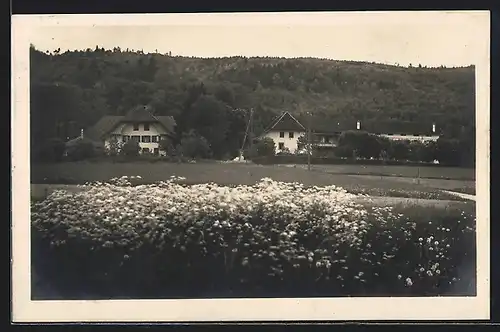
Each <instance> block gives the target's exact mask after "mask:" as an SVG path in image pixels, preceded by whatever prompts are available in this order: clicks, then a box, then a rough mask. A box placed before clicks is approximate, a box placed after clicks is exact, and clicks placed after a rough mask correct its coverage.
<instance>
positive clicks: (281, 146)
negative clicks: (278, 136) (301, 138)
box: [278, 142, 285, 150]
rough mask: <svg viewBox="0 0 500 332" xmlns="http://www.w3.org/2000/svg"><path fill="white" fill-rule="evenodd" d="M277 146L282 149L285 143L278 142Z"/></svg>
mask: <svg viewBox="0 0 500 332" xmlns="http://www.w3.org/2000/svg"><path fill="white" fill-rule="evenodd" d="M278 148H279V149H280V150H283V149H284V148H285V143H283V142H280V143H279V144H278Z"/></svg>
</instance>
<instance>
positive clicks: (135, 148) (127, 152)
mask: <svg viewBox="0 0 500 332" xmlns="http://www.w3.org/2000/svg"><path fill="white" fill-rule="evenodd" d="M140 150H141V147H140V146H139V142H137V141H135V140H128V141H127V142H125V144H123V146H122V149H121V153H122V155H124V156H127V157H137V156H138V155H139V151H140Z"/></svg>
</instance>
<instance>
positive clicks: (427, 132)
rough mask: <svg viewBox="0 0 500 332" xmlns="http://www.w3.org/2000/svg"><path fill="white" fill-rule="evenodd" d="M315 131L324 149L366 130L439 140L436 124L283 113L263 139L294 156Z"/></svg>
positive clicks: (314, 138) (402, 137)
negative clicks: (346, 135) (346, 134)
mask: <svg viewBox="0 0 500 332" xmlns="http://www.w3.org/2000/svg"><path fill="white" fill-rule="evenodd" d="M308 125H309V126H310V129H311V140H312V142H313V143H314V144H315V145H316V146H317V147H320V148H334V147H335V146H336V145H337V141H338V139H339V137H340V135H341V134H342V132H345V131H349V130H363V131H367V132H369V133H372V134H375V135H379V136H382V137H386V138H388V139H390V140H410V141H415V140H416V141H423V142H425V141H436V140H437V139H438V138H439V132H438V130H437V129H436V125H435V124H434V123H432V124H420V123H412V122H401V121H389V120H388V121H372V122H366V123H361V122H360V121H355V120H346V119H335V118H324V117H310V118H308V116H307V115H303V116H297V117H294V116H293V115H291V114H290V113H289V112H283V113H282V114H281V115H280V116H278V117H276V119H275V120H274V121H273V122H272V123H271V125H270V126H269V127H268V128H267V129H266V130H265V131H264V133H263V134H262V135H261V137H269V138H271V139H272V140H273V141H274V143H275V145H276V152H279V151H282V150H289V151H290V152H292V153H294V152H296V151H297V148H298V141H299V137H301V136H304V135H306V133H307V126H308Z"/></svg>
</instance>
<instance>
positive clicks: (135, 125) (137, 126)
mask: <svg viewBox="0 0 500 332" xmlns="http://www.w3.org/2000/svg"><path fill="white" fill-rule="evenodd" d="M138 130H139V124H138V123H134V131H138Z"/></svg>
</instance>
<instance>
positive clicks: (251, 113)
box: [248, 108, 253, 151]
mask: <svg viewBox="0 0 500 332" xmlns="http://www.w3.org/2000/svg"><path fill="white" fill-rule="evenodd" d="M249 129H250V130H249V133H248V136H249V137H248V138H249V139H250V151H251V150H252V147H253V108H251V109H250V128H249Z"/></svg>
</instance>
